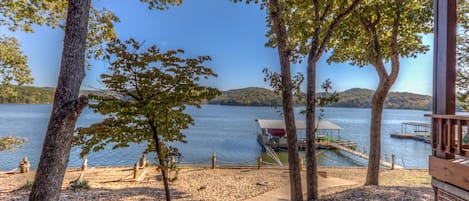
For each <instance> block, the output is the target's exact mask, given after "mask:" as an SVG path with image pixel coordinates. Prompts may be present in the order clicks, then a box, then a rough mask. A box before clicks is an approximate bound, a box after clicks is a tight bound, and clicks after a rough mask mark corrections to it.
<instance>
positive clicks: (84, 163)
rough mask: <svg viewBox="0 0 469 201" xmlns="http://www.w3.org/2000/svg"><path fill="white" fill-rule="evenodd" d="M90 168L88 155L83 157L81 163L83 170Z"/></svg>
mask: <svg viewBox="0 0 469 201" xmlns="http://www.w3.org/2000/svg"><path fill="white" fill-rule="evenodd" d="M87 169H88V159H87V158H86V156H84V157H83V163H82V164H81V171H85V170H87Z"/></svg>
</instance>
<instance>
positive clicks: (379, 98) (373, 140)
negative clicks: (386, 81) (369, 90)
mask: <svg viewBox="0 0 469 201" xmlns="http://www.w3.org/2000/svg"><path fill="white" fill-rule="evenodd" d="M380 85H381V84H380ZM386 95H387V91H386V90H385V89H384V88H382V87H381V88H380V87H378V89H377V90H376V92H375V93H374V94H373V97H372V99H371V125H370V153H369V160H368V171H367V174H366V183H365V185H367V186H368V185H379V166H380V164H379V161H380V159H381V120H382V116H383V106H384V100H385V99H386Z"/></svg>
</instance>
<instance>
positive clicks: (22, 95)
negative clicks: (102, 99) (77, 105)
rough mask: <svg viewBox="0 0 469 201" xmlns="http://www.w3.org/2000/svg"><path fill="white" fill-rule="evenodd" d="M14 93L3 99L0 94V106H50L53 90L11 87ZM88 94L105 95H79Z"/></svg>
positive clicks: (94, 91)
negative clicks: (13, 95)
mask: <svg viewBox="0 0 469 201" xmlns="http://www.w3.org/2000/svg"><path fill="white" fill-rule="evenodd" d="M12 87H13V88H14V91H15V92H16V96H15V97H9V98H7V97H5V96H4V95H3V94H0V104H51V103H52V102H53V100H54V92H55V88H52V87H30V86H20V87H19V86H12ZM90 93H94V94H98V95H103V94H107V91H104V90H82V91H80V94H83V95H88V94H90Z"/></svg>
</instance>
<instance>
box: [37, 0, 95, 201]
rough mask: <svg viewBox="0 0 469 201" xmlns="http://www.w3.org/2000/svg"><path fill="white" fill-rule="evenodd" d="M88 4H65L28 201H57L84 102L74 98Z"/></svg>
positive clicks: (77, 0) (76, 0) (85, 0)
mask: <svg viewBox="0 0 469 201" xmlns="http://www.w3.org/2000/svg"><path fill="white" fill-rule="evenodd" d="M90 3H91V2H90V0H70V1H69V7H68V16H67V21H66V28H65V37H64V45H63V50H62V60H61V63H60V72H59V79H58V83H57V89H56V91H55V96H54V104H53V107H52V113H51V117H50V120H49V125H48V127H47V131H46V136H45V139H44V144H43V147H42V154H41V157H40V160H39V165H38V168H37V173H36V177H35V180H34V184H33V187H32V191H31V194H30V197H29V199H30V200H31V201H35V200H38V201H44V200H47V201H49V200H58V198H59V194H60V190H61V186H62V182H63V177H64V175H65V171H66V168H67V163H68V159H69V155H70V147H71V143H72V136H73V131H74V129H75V124H76V121H77V119H78V116H79V114H80V113H81V111H82V110H83V108H84V107H85V106H86V105H87V102H88V101H87V98H86V97H85V96H82V97H78V95H79V92H80V85H81V83H82V81H83V78H84V77H85V69H84V63H85V50H86V48H85V45H86V35H87V27H88V18H89V10H90Z"/></svg>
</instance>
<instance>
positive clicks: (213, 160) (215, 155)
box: [212, 152, 217, 169]
mask: <svg viewBox="0 0 469 201" xmlns="http://www.w3.org/2000/svg"><path fill="white" fill-rule="evenodd" d="M216 167H217V154H216V153H215V152H213V155H212V169H215V168H216Z"/></svg>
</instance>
